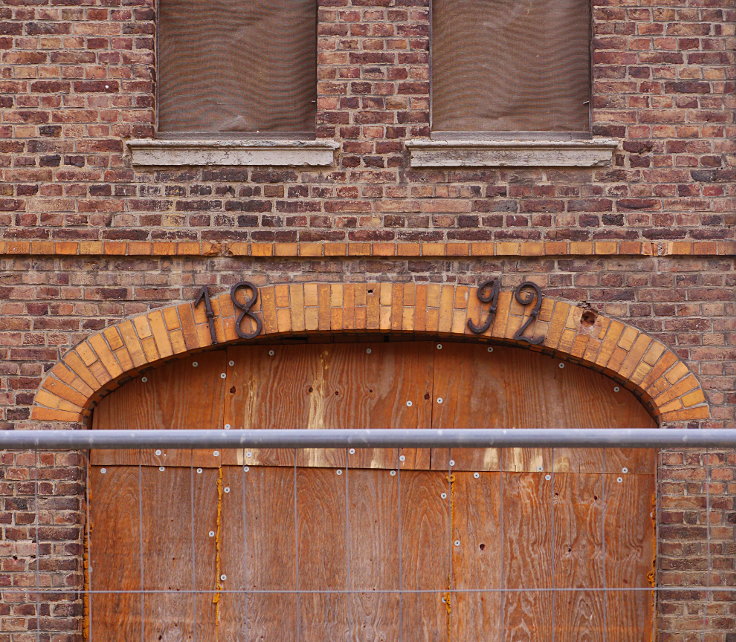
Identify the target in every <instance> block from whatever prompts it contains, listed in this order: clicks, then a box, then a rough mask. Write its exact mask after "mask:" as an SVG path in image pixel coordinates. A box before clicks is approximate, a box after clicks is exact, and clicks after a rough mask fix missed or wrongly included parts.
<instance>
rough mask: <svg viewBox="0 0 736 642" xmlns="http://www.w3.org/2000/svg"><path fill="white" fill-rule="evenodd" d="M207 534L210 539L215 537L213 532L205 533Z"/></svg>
mask: <svg viewBox="0 0 736 642" xmlns="http://www.w3.org/2000/svg"><path fill="white" fill-rule="evenodd" d="M207 534H208V535H209V536H210V537H214V536H215V531H210V532H209V533H207Z"/></svg>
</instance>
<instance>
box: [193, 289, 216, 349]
mask: <svg viewBox="0 0 736 642" xmlns="http://www.w3.org/2000/svg"><path fill="white" fill-rule="evenodd" d="M202 301H204V313H205V314H206V315H207V325H209V326H210V337H211V338H212V343H217V333H216V332H215V313H214V311H213V310H212V301H210V291H209V288H208V287H207V286H206V285H205V286H204V287H203V288H202V290H201V291H200V293H199V296H198V297H197V298H196V299H195V301H194V307H195V308H196V307H197V306H198V305H199V304H200V303H202Z"/></svg>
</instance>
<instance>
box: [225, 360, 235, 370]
mask: <svg viewBox="0 0 736 642" xmlns="http://www.w3.org/2000/svg"><path fill="white" fill-rule="evenodd" d="M227 365H229V366H230V367H231V368H232V367H233V366H234V365H235V362H234V361H228V362H227Z"/></svg>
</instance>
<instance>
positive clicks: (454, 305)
mask: <svg viewBox="0 0 736 642" xmlns="http://www.w3.org/2000/svg"><path fill="white" fill-rule="evenodd" d="M212 307H213V310H214V312H215V315H216V316H215V328H216V334H217V344H218V345H222V344H226V343H232V342H236V341H242V339H239V338H238V336H237V334H236V331H235V321H236V318H237V313H238V312H239V311H238V310H236V309H235V308H234V307H233V304H232V301H231V298H230V293H229V292H224V293H222V294H219V295H217V296H215V297H213V298H212ZM487 308H488V306H487V305H484V304H482V303H481V302H480V301H479V299H478V297H477V288H475V287H470V286H463V285H453V284H445V285H443V284H416V283H352V284H351V283H293V284H284V285H268V286H264V287H261V288H259V298H258V302H257V303H256V305H254V306H253V312H255V313H256V314H257V315H258V316H259V317H260V318H261V320H262V323H263V332H262V334H261V336H260V337H259V339H263V338H269V337H273V338H274V339H277V338H278V337H279V336H281V335H289V334H304V333H317V332H323V333H332V332H391V333H402V332H403V333H422V334H427V335H433V336H447V337H452V336H457V337H460V336H462V337H476V335H474V334H473V333H471V332H470V330H469V329H468V324H467V321H468V319H472V320H474V321H475V322H476V323H478V322H479V321H480V320H482V319H483V318H485V317H486V315H487ZM528 312H529V308H524V307H522V306H521V305H520V304H519V303H517V302H516V301H515V300H514V297H513V293H512V292H511V291H503V292H501V294H500V296H499V300H498V311H497V314H496V317H495V320H494V322H493V324H492V326H491V327H490V328H489V329H488V331H487V332H485V333H484V334H483V335H482V336H481V337H476V338H477V339H478V340H486V341H487V340H494V341H502V342H506V343H513V344H517V345H520V346H526V347H529V348H530V349H533V350H542V351H544V352H547V353H550V354H555V355H558V356H561V357H563V358H567V359H570V360H573V361H576V362H578V363H582V364H584V365H587V366H589V367H591V368H594V369H596V370H599V371H601V372H605V373H606V374H609V375H611V376H612V377H614V378H615V379H617V380H619V381H620V382H621V383H622V384H623V385H625V386H626V387H627V388H630V389H631V390H633V391H634V392H635V393H637V394H638V395H639V396H640V397H641V399H642V400H643V401H644V402H645V403H646V404H647V405H648V406H649V407H650V409H651V411H652V412H653V414H655V415H656V416H657V417H658V418H659V419H660V420H661V421H663V422H671V421H682V420H691V419H705V418H707V417H708V416H709V410H708V406H707V403H706V400H705V396H704V394H703V391H702V390H701V388H700V384H699V382H698V381H697V379H696V377H695V376H694V375H693V374H692V373H691V372H690V370H689V369H688V367H687V366H686V365H685V364H684V363H683V362H682V361H681V360H680V359H679V358H678V357H677V356H676V355H675V354H674V353H673V352H672V351H671V350H669V349H668V348H667V347H666V346H665V345H664V344H663V343H661V342H660V341H658V340H656V339H653V338H652V337H650V336H648V335H647V334H645V333H644V332H640V331H639V330H637V329H636V328H634V327H633V326H630V325H627V324H626V323H623V322H621V321H618V320H614V319H610V318H607V317H604V316H601V315H597V316H595V315H591V314H588V315H586V317H585V318H583V314H584V312H585V311H584V310H583V309H582V308H580V307H577V306H575V305H572V304H570V303H567V302H565V301H559V300H555V299H553V298H550V297H545V298H544V299H543V302H542V306H541V309H540V312H539V318H538V320H537V321H536V322H535V323H534V324H533V325H532V326H530V327H529V329H528V331H527V332H525V336H535V337H544V341H543V342H542V343H541V344H539V345H534V346H531V345H529V344H528V343H526V342H521V341H515V340H514V339H513V336H514V334H515V333H516V331H517V330H518V329H519V327H520V326H521V325H522V324H523V322H524V320H525V318H526V316H527V315H528ZM247 323H248V321H246V324H247ZM245 329H246V331H248V328H247V327H245ZM212 346H213V343H212V339H211V336H210V330H209V326H208V322H207V317H206V316H205V311H204V306H203V305H200V306H198V307H196V308H195V307H194V305H193V304H192V303H191V302H190V303H182V304H179V305H172V306H168V307H164V308H159V309H156V310H152V311H150V312H147V313H145V314H141V315H138V316H135V317H132V318H129V319H125V320H124V321H121V322H120V323H117V324H115V325H113V326H110V327H108V328H106V329H105V330H102V331H100V332H97V333H95V334H93V335H91V336H90V337H89V338H88V339H86V340H85V341H83V342H82V343H80V344H79V345H77V346H76V347H75V348H74V349H72V350H70V351H69V352H68V353H67V354H66V355H65V356H64V357H63V359H62V360H61V361H59V362H58V363H57V364H56V365H55V366H54V367H53V368H52V369H51V370H50V371H49V373H48V374H47V376H46V378H45V379H44V381H43V383H42V384H41V388H40V389H39V391H38V393H37V394H36V398H35V403H34V407H33V413H32V418H33V419H36V420H39V421H80V420H81V419H82V418H83V417H84V416H85V415H87V414H89V412H90V410H91V408H92V407H93V405H94V403H95V402H96V401H97V400H98V399H99V398H101V397H102V396H103V395H104V394H106V392H108V391H110V390H112V389H114V388H115V387H117V385H118V383H119V382H120V381H121V380H124V379H125V378H127V377H130V376H131V375H132V374H133V373H135V372H136V371H139V370H141V369H143V368H145V367H148V366H150V365H153V364H155V363H157V362H160V361H163V360H166V359H170V358H174V357H176V356H178V355H183V354H185V353H187V352H191V351H196V350H203V349H206V348H209V347H212Z"/></svg>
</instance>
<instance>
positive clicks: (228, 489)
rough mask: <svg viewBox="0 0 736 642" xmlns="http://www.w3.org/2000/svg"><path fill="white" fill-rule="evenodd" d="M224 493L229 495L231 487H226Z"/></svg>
mask: <svg viewBox="0 0 736 642" xmlns="http://www.w3.org/2000/svg"><path fill="white" fill-rule="evenodd" d="M222 490H223V491H224V492H226V493H229V492H230V486H225V488H223V489H222Z"/></svg>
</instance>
